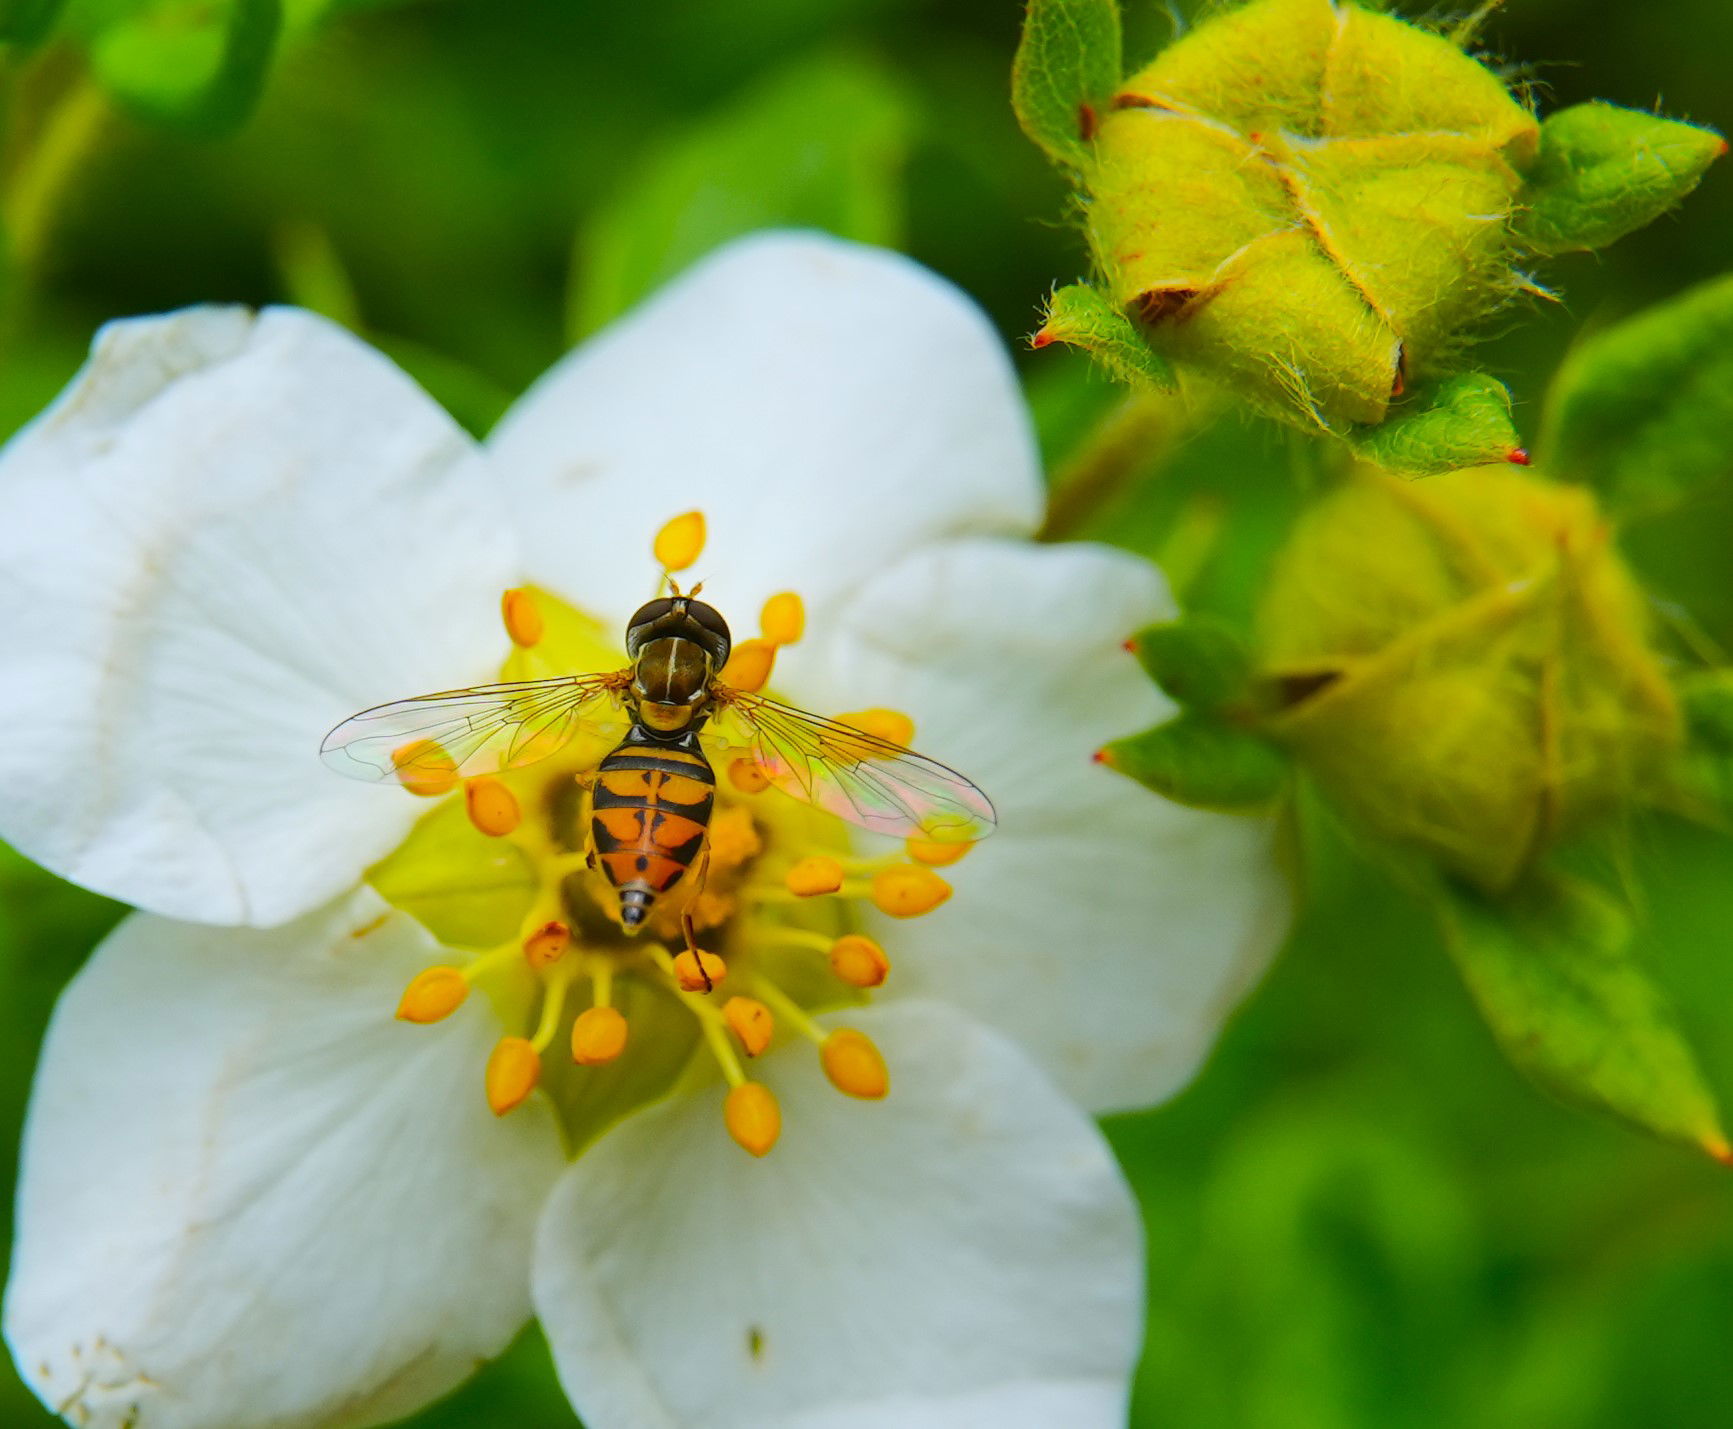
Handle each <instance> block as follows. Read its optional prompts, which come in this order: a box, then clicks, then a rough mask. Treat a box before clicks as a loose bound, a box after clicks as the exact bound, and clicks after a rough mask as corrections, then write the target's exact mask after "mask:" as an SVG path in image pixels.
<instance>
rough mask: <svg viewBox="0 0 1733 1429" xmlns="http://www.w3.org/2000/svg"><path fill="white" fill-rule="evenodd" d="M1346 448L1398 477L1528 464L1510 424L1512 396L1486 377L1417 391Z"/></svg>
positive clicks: (1465, 377)
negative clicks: (1500, 464)
mask: <svg viewBox="0 0 1733 1429" xmlns="http://www.w3.org/2000/svg"><path fill="white" fill-rule="evenodd" d="M1349 443H1350V445H1352V446H1353V448H1354V449H1355V451H1357V452H1358V453H1359V454H1360V456H1361V457H1362V458H1364V459H1365V460H1366V461H1369V462H1371V463H1373V464H1374V465H1375V466H1380V467H1382V468H1384V470H1385V471H1390V472H1395V473H1397V474H1398V475H1401V476H1434V475H1437V474H1438V473H1439V472H1445V471H1455V470H1457V469H1458V468H1460V467H1465V466H1481V465H1484V464H1485V463H1487V462H1495V461H1518V462H1524V461H1526V460H1527V456H1526V454H1525V453H1523V452H1522V450H1521V447H1520V444H1519V442H1518V439H1517V435H1516V427H1515V426H1514V425H1513V424H1512V423H1511V420H1510V393H1509V392H1508V391H1506V390H1505V387H1504V384H1503V383H1502V382H1500V381H1498V380H1497V379H1496V378H1492V377H1488V376H1487V375H1486V374H1485V373H1484V372H1463V373H1459V374H1458V375H1457V376H1455V377H1448V378H1445V379H1444V380H1443V381H1440V382H1432V383H1424V384H1422V385H1420V386H1419V387H1417V388H1416V389H1415V390H1414V391H1413V392H1411V393H1409V394H1408V395H1407V396H1406V397H1404V398H1403V399H1402V400H1401V401H1400V402H1399V403H1397V404H1396V405H1394V406H1392V407H1391V409H1390V415H1389V417H1388V418H1386V419H1385V421H1384V422H1382V423H1381V424H1380V425H1378V426H1376V427H1362V428H1359V429H1357V430H1356V431H1355V432H1354V434H1353V435H1352V436H1351V437H1350V438H1349Z"/></svg>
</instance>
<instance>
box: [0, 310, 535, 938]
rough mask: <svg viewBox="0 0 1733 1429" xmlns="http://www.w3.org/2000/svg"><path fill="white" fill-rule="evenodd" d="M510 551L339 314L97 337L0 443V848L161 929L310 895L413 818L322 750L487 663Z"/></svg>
mask: <svg viewBox="0 0 1733 1429" xmlns="http://www.w3.org/2000/svg"><path fill="white" fill-rule="evenodd" d="M512 562H513V555H512V549H511V545H510V540H509V534H508V533H507V531H506V530H505V528H504V525H503V522H502V521H501V519H500V517H499V515H498V513H497V509H496V508H495V506H494V505H493V503H492V501H491V500H490V497H489V493H488V490H487V488H486V487H485V486H484V484H483V478H482V472H481V465H480V461H479V459H478V457H477V456H476V454H475V451H474V448H473V445H472V444H471V443H470V442H469V439H468V438H467V437H466V436H464V434H463V433H462V432H461V431H459V430H458V428H457V427H456V426H455V425H454V424H453V423H452V422H451V420H450V419H449V418H448V417H446V415H445V414H444V413H443V412H442V411H440V409H439V408H438V407H437V406H435V405H434V404H433V403H432V402H431V401H430V400H429V399H428V398H427V397H426V396H425V395H424V394H423V393H422V392H421V391H420V390H419V389H418V388H416V387H415V386H414V384H413V383H411V382H410V381H409V379H408V378H406V377H405V376H404V375H403V374H402V373H401V372H399V371H397V369H396V368H394V367H392V366H391V364H390V363H388V362H387V361H386V360H385V359H384V358H382V357H380V356H379V355H378V354H377V353H375V352H373V351H371V350H370V349H368V348H367V347H366V346H364V345H363V344H362V343H360V342H358V341H357V340H356V339H354V338H352V337H350V336H348V335H347V334H345V333H344V332H342V330H340V329H339V328H336V327H334V326H332V325H331V324H329V323H327V322H325V321H324V320H322V319H319V318H316V317H313V316H312V315H310V314H307V313H300V312H295V311H291V310H285V309H277V310H271V311H267V312H265V313H262V314H259V315H257V316H254V315H252V314H250V313H247V312H245V311H243V310H240V309H233V308H228V309H211V308H207V309H195V310H192V311H188V312H184V313H178V314H174V315H171V316H168V317H164V318H148V319H140V320H136V321H131V322H123V323H116V324H113V325H111V326H110V327H107V328H105V329H104V330H103V332H102V334H101V335H100V336H99V337H98V339H97V342H96V346H95V350H94V353H93V355H92V357H91V360H90V363H89V364H88V366H87V367H86V368H85V370H84V372H83V373H82V374H81V375H80V376H79V378H78V379H77V380H76V381H75V382H74V383H73V385H72V386H71V387H70V388H69V389H68V390H67V392H66V393H65V394H64V395H63V396H62V397H61V399H60V400H59V402H58V403H56V405H55V406H54V407H52V408H50V409H49V411H48V412H47V413H45V414H44V415H43V416H42V417H41V418H39V419H38V420H37V421H36V422H35V423H33V424H32V425H31V426H30V427H28V428H27V429H26V430H25V431H24V432H23V433H22V434H20V435H19V436H18V437H17V439H16V440H14V441H13V442H12V443H11V444H10V445H9V446H8V447H7V448H6V449H5V451H4V452H0V609H4V610H5V611H6V618H5V620H4V621H3V622H0V724H3V725H4V727H5V728H6V730H7V738H6V740H5V741H4V743H0V788H4V789H5V791H6V797H5V798H4V799H3V800H0V837H4V838H5V839H6V840H7V841H9V842H11V843H13V844H15V845H17V846H18V847H19V848H20V849H21V850H23V851H24V852H25V853H27V854H29V855H30V856H31V857H32V858H34V859H36V860H37V861H39V862H41V863H43V864H46V865H47V866H48V867H49V868H51V869H53V870H54V871H55V872H56V873H59V874H61V875H63V876H65V877H67V878H71V879H73V880H75V881H76V882H79V883H82V884H84V885H85V886H86V887H88V888H94V889H96V890H97V891H99V892H102V893H106V894H109V895H111V896H113V897H116V898H121V899H124V900H126V901H127V902H130V903H136V904H138V905H139V906H141V907H144V908H148V909H151V910H153V911H155V912H160V913H165V914H171V915H174V916H176V917H184V918H191V919H195V920H197V921H200V922H246V923H255V924H261V925H264V924H271V923H277V922H282V921H283V920H285V919H287V918H290V917H293V916H295V915H297V914H299V913H302V912H305V911H306V910H308V909H309V908H312V907H316V906H318V905H319V904H321V903H323V902H325V901H326V900H328V899H330V898H331V897H333V896H334V895H335V894H337V893H338V892H340V891H341V890H342V889H344V888H346V887H349V886H350V885H352V884H353V883H354V882H355V880H356V877H357V876H358V875H359V873H360V871H361V870H362V869H363V868H364V867H366V865H367V864H368V863H370V862H371V861H372V860H374V859H375V858H377V857H379V856H380V855H381V854H383V853H384V852H386V851H387V850H388V849H390V848H391V847H392V846H393V845H394V844H395V843H396V842H397V841H398V840H399V839H400V838H401V837H402V834H403V832H404V830H405V829H406V827H407V826H408V824H409V822H410V821H412V820H413V819H414V818H415V817H416V815H417V814H419V813H421V812H423V811H424V807H425V806H422V805H419V804H418V802H417V801H416V800H414V799H412V798H410V797H407V796H405V795H403V794H402V793H401V791H397V790H391V791H384V790H379V789H374V788H368V787H365V786H362V785H357V784H353V783H351V782H350V781H347V780H344V779H340V778H338V777H336V776H334V775H331V774H329V773H328V772H327V771H326V770H325V769H324V768H323V766H322V765H321V764H320V762H319V755H318V750H319V741H320V739H321V738H322V737H323V736H324V734H325V732H326V731H327V730H328V729H330V728H331V726H332V725H334V724H335V723H336V722H337V721H338V720H340V719H342V718H344V717H345V716H347V715H349V714H352V713H353V712H354V711H356V710H357V709H359V708H361V707H362V706H364V705H367V704H372V703H377V702H378V701H381V700H384V699H388V698H392V697H396V696H402V695H412V694H419V693H422V692H423V691H426V690H429V689H445V688H450V687H451V686H452V685H461V684H464V683H468V682H471V681H473V680H475V679H478V678H484V677H485V676H486V675H487V674H488V673H489V671H490V670H491V669H493V668H496V667H497V662H498V661H499V660H500V659H501V658H503V656H504V653H505V649H506V646H505V642H504V639H503V636H502V635H501V633H500V630H499V624H498V601H499V594H500V591H501V590H503V589H504V588H505V587H506V586H507V585H509V584H511V583H512V579H513V569H514V568H513V564H512Z"/></svg>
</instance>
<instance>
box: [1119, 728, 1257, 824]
mask: <svg viewBox="0 0 1733 1429" xmlns="http://www.w3.org/2000/svg"><path fill="white" fill-rule="evenodd" d="M1097 758H1099V759H1100V761H1101V762H1102V763H1103V764H1105V765H1107V767H1108V768H1110V769H1114V770H1117V771H1118V772H1119V773H1121V774H1124V775H1126V776H1128V777H1129V778H1132V779H1135V780H1137V782H1138V783H1139V784H1142V785H1144V786H1145V787H1146V788H1149V789H1153V790H1155V792H1156V793H1158V794H1161V795H1164V796H1165V797H1167V798H1169V799H1172V800H1173V801H1174V802H1175V803H1177V804H1189V805H1190V806H1191V807H1193V808H1197V809H1224V810H1230V811H1241V810H1247V809H1259V808H1263V807H1265V806H1267V805H1269V804H1271V803H1273V802H1274V801H1275V799H1276V797H1277V796H1278V795H1279V794H1280V793H1281V792H1282V790H1283V788H1284V787H1286V785H1287V781H1288V761H1287V758H1286V756H1285V755H1283V754H1282V752H1281V751H1280V750H1278V749H1277V748H1276V747H1275V746H1274V745H1273V744H1271V743H1269V741H1268V740H1264V739H1260V738H1258V737H1257V736H1256V735H1255V734H1248V733H1246V732H1245V731H1244V730H1239V729H1234V728H1232V727H1231V726H1229V725H1225V724H1222V723H1220V722H1218V721H1216V720H1213V719H1210V718H1208V717H1207V716H1204V715H1198V714H1189V713H1188V714H1182V715H1180V716H1179V717H1178V718H1177V719H1173V720H1170V721H1168V723H1166V724H1160V725H1157V726H1156V727H1155V728H1154V729H1146V730H1145V731H1144V732H1143V733H1142V734H1134V735H1132V736H1130V737H1129V738H1127V739H1116V740H1114V741H1113V742H1112V743H1111V744H1109V745H1107V746H1106V747H1105V748H1103V749H1102V751H1101V753H1100V754H1099V755H1098V756H1097Z"/></svg>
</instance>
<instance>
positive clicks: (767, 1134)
mask: <svg viewBox="0 0 1733 1429" xmlns="http://www.w3.org/2000/svg"><path fill="white" fill-rule="evenodd" d="M722 1119H723V1121H724V1122H725V1123H726V1124H727V1126H728V1134H729V1135H730V1136H732V1137H733V1138H734V1140H735V1142H736V1143H737V1144H738V1145H739V1146H740V1147H741V1148H742V1149H744V1150H746V1151H749V1152H751V1153H752V1154H753V1155H754V1156H764V1155H766V1154H767V1153H768V1152H769V1151H770V1148H771V1147H773V1146H775V1145H776V1138H777V1137H779V1136H781V1135H782V1108H781V1107H779V1106H778V1105H777V1104H776V1097H775V1096H774V1095H773V1094H772V1093H771V1090H770V1088H769V1087H767V1086H765V1085H764V1084H763V1083H761V1082H741V1083H740V1085H738V1086H736V1087H732V1088H730V1089H729V1092H728V1100H727V1101H725V1102H723V1104H722Z"/></svg>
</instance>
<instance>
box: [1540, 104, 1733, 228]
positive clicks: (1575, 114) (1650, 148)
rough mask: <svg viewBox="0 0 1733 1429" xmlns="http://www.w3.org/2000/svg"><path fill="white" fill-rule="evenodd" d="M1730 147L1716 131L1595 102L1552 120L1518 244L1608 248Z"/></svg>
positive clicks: (1544, 131)
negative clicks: (1608, 245)
mask: <svg viewBox="0 0 1733 1429" xmlns="http://www.w3.org/2000/svg"><path fill="white" fill-rule="evenodd" d="M1726 148H1727V145H1726V142H1725V141H1724V140H1723V139H1722V138H1721V136H1720V135H1719V134H1717V133H1716V132H1715V131H1714V130H1712V129H1703V128H1700V127H1698V126H1697V125H1695V124H1685V123H1681V122H1680V121H1679V120H1677V119H1662V118H1660V117H1659V116H1658V115H1654V114H1646V113H1644V112H1643V111H1641V110H1638V109H1621V108H1620V107H1619V106H1618V105H1616V104H1605V103H1602V102H1601V101H1600V100H1594V101H1592V102H1590V103H1588V104H1576V105H1572V106H1571V107H1570V108H1569V109H1561V110H1559V111H1558V113H1556V114H1553V115H1551V116H1549V117H1548V118H1547V119H1546V121H1545V122H1544V123H1542V125H1541V126H1540V152H1539V154H1538V155H1537V157H1536V159H1535V162H1534V167H1533V168H1532V169H1531V170H1530V171H1529V175H1528V186H1527V188H1526V189H1525V190H1524V192H1523V194H1522V201H1523V205H1524V206H1523V208H1522V209H1520V210H1519V211H1518V214H1517V216H1516V221H1515V225H1514V226H1515V231H1516V237H1517V239H1518V241H1519V242H1521V243H1522V244H1524V245H1525V246H1526V247H1527V248H1528V249H1530V251H1532V252H1535V253H1546V254H1552V253H1572V252H1579V251H1582V250H1584V249H1592V248H1604V247H1606V245H1607V244H1609V243H1612V242H1614V241H1615V240H1616V239H1620V238H1623V237H1624V236H1625V235H1626V234H1627V233H1634V232H1635V231H1636V230H1637V229H1639V228H1641V227H1642V226H1643V225H1644V224H1646V223H1650V222H1652V221H1653V220H1655V219H1657V218H1659V217H1660V216H1661V215H1662V214H1663V213H1665V212H1666V211H1667V210H1668V209H1669V208H1671V207H1672V206H1673V205H1674V204H1676V203H1678V202H1679V200H1680V199H1682V198H1684V197H1685V195H1686V194H1688V193H1690V192H1691V190H1692V189H1694V188H1696V187H1697V184H1698V181H1699V180H1701V179H1702V177H1703V173H1704V171H1705V170H1706V169H1707V168H1708V167H1709V165H1710V164H1711V163H1712V162H1713V161H1714V160H1715V158H1716V157H1717V156H1718V155H1720V154H1722V153H1724V152H1725V151H1726Z"/></svg>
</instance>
